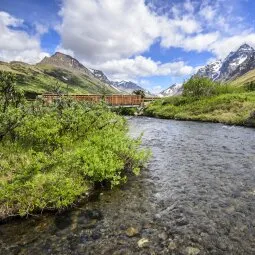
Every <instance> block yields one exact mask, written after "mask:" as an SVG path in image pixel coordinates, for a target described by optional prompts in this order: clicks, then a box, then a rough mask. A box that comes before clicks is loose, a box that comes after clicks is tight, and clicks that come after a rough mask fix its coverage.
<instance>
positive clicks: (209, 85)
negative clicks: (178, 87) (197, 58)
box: [183, 76, 218, 98]
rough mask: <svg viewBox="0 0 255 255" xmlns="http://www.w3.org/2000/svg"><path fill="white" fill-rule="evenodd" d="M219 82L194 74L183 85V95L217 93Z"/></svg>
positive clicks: (199, 95) (207, 95) (198, 96)
mask: <svg viewBox="0 0 255 255" xmlns="http://www.w3.org/2000/svg"><path fill="white" fill-rule="evenodd" d="M217 86H218V83H216V82H214V81H212V80H210V79H209V78H206V77H200V76H194V77H192V78H191V79H189V80H188V81H187V82H185V83H184V85H183V95H184V96H187V97H195V98H200V97H209V96H213V95H215V94H216V93H217Z"/></svg>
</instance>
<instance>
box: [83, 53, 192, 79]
mask: <svg viewBox="0 0 255 255" xmlns="http://www.w3.org/2000/svg"><path fill="white" fill-rule="evenodd" d="M85 65H88V64H86V63H85ZM92 67H94V68H98V69H100V70H102V71H104V72H105V73H106V74H107V75H109V77H110V78H111V79H113V80H125V79H128V80H130V79H135V78H136V77H150V76H161V75H163V76H166V75H171V76H177V77H178V76H184V75H190V74H192V73H193V72H194V69H193V67H191V66H189V65H186V64H185V63H184V62H183V61H178V62H170V63H164V64H162V63H160V62H155V61H153V60H152V59H150V58H145V57H143V56H136V57H135V58H133V59H130V58H126V59H119V60H109V61H106V62H104V63H102V64H99V65H96V66H92Z"/></svg>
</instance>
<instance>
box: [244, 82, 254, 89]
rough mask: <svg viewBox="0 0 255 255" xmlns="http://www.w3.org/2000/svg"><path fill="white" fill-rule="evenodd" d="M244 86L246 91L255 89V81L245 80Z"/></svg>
mask: <svg viewBox="0 0 255 255" xmlns="http://www.w3.org/2000/svg"><path fill="white" fill-rule="evenodd" d="M244 87H245V90H246V91H255V81H251V82H247V83H246V84H244Z"/></svg>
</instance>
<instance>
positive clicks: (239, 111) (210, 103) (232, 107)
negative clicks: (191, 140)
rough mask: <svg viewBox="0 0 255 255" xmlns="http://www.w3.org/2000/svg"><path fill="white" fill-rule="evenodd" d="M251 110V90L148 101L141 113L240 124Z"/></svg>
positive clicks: (253, 95) (254, 98)
mask: <svg viewBox="0 0 255 255" xmlns="http://www.w3.org/2000/svg"><path fill="white" fill-rule="evenodd" d="M254 110H255V92H249V93H248V92H247V93H233V94H222V95H219V96H215V97H211V98H203V99H200V100H194V99H190V98H185V97H182V96H178V97H171V98H165V99H162V100H158V101H156V102H154V103H152V104H150V105H149V106H148V107H147V109H145V115H147V116H155V117H161V118H168V119H180V120H200V121H212V122H221V123H226V124H236V125H244V124H245V122H246V121H247V119H248V118H249V116H250V114H251V112H253V111H254Z"/></svg>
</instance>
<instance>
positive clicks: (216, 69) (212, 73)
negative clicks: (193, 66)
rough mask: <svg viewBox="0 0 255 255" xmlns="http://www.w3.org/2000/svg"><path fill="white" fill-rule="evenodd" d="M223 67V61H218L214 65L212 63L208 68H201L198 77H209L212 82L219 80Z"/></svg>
mask: <svg viewBox="0 0 255 255" xmlns="http://www.w3.org/2000/svg"><path fill="white" fill-rule="evenodd" d="M221 67H222V61H221V60H217V61H215V62H213V63H210V64H209V65H207V66H204V67H202V68H200V69H199V70H198V72H197V75H199V76H203V77H209V78H211V79H212V80H217V79H218V78H219V77H220V69H221Z"/></svg>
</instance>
